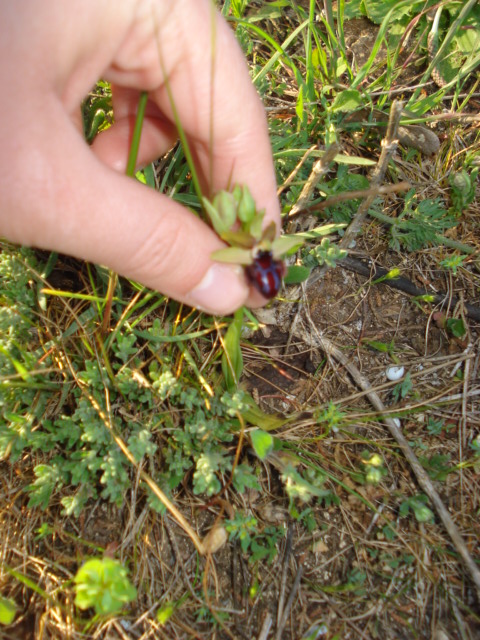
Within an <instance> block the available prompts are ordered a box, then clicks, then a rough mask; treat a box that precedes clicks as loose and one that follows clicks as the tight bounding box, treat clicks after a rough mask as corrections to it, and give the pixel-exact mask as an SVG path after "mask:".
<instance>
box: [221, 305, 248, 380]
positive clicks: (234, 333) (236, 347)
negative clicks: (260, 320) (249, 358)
mask: <svg viewBox="0 0 480 640" xmlns="http://www.w3.org/2000/svg"><path fill="white" fill-rule="evenodd" d="M242 327H243V308H240V309H239V310H238V311H236V312H235V315H234V318H233V321H232V323H231V324H230V326H229V327H228V329H227V333H226V334H225V338H224V352H223V354H222V372H223V377H224V378H225V384H226V387H227V390H228V391H235V389H236V388H237V386H238V381H239V380H240V376H241V375H242V371H243V356H242V350H241V348H240V338H241V335H242Z"/></svg>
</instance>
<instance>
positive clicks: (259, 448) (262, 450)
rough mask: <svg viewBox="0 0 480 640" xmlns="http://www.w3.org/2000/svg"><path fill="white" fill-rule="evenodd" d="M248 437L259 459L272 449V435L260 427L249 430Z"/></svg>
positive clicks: (263, 457)
mask: <svg viewBox="0 0 480 640" xmlns="http://www.w3.org/2000/svg"><path fill="white" fill-rule="evenodd" d="M250 438H251V440H252V446H253V448H254V450H255V453H256V454H257V456H258V457H259V458H260V460H265V458H266V457H267V456H268V454H269V453H271V452H272V451H273V436H272V435H270V434H269V433H267V432H266V431H262V429H255V431H252V432H251V434H250Z"/></svg>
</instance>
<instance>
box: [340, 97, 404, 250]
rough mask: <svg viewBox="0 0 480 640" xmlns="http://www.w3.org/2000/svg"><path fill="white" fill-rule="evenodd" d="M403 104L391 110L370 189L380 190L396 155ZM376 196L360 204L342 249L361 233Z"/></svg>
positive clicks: (342, 241)
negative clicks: (389, 165) (393, 156)
mask: <svg viewBox="0 0 480 640" xmlns="http://www.w3.org/2000/svg"><path fill="white" fill-rule="evenodd" d="M402 111H403V102H400V101H399V100H394V102H393V104H392V108H391V110H390V117H389V119H388V126H387V133H386V135H385V138H384V139H383V140H382V151H381V153H380V157H379V159H378V163H377V166H376V167H375V168H374V170H373V173H372V179H371V182H370V188H372V189H378V187H380V185H381V184H382V182H383V179H384V177H385V173H386V171H387V167H388V163H389V162H390V159H391V157H392V155H393V154H394V153H395V151H396V149H397V146H398V127H399V123H400V118H401V117H402ZM374 198H375V196H369V197H368V198H366V199H365V200H363V202H362V203H361V204H360V206H359V208H358V211H357V213H356V214H355V216H354V217H353V220H352V221H351V223H350V225H349V227H348V228H347V229H346V231H345V235H344V236H343V238H342V239H341V241H340V242H339V245H340V247H341V248H342V249H348V248H349V247H350V245H351V243H352V240H354V238H355V237H356V236H357V235H358V234H359V233H360V231H361V229H362V226H363V223H364V221H365V218H366V217H367V214H368V210H369V209H370V206H371V205H372V202H373V200H374Z"/></svg>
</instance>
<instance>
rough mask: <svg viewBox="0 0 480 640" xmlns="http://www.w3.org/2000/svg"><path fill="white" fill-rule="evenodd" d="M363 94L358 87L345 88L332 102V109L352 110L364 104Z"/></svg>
mask: <svg viewBox="0 0 480 640" xmlns="http://www.w3.org/2000/svg"><path fill="white" fill-rule="evenodd" d="M363 104H364V100H363V99H362V94H361V93H360V91H357V90H356V89H345V91H342V92H341V93H339V94H338V95H337V96H336V97H335V100H334V101H333V104H332V107H331V108H332V111H334V112H335V111H340V112H342V113H344V112H350V111H355V109H358V108H359V107H361V106H363Z"/></svg>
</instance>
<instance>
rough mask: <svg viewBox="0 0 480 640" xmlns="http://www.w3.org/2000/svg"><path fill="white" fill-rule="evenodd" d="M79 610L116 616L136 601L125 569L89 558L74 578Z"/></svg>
mask: <svg viewBox="0 0 480 640" xmlns="http://www.w3.org/2000/svg"><path fill="white" fill-rule="evenodd" d="M74 580H75V590H76V593H77V595H76V598H75V604H76V605H77V607H78V608H79V609H89V608H90V607H93V608H94V609H95V613H96V614H97V615H109V614H114V613H117V612H118V611H120V610H121V609H122V607H123V606H125V605H126V604H127V603H128V602H131V601H132V600H134V599H135V598H136V597H137V590H136V589H135V587H134V586H133V585H132V583H131V582H130V580H129V579H128V575H127V569H126V568H125V567H124V566H123V565H122V564H120V562H118V560H114V559H113V558H92V559H90V560H87V562H85V564H84V565H83V566H82V567H80V569H79V570H78V571H77V574H76V576H75V578H74Z"/></svg>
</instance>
